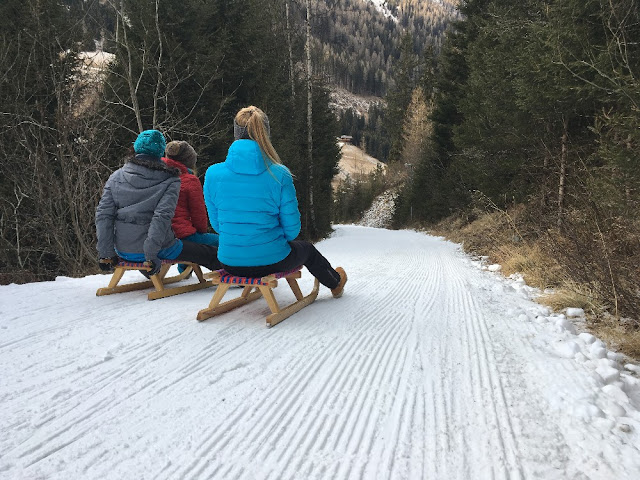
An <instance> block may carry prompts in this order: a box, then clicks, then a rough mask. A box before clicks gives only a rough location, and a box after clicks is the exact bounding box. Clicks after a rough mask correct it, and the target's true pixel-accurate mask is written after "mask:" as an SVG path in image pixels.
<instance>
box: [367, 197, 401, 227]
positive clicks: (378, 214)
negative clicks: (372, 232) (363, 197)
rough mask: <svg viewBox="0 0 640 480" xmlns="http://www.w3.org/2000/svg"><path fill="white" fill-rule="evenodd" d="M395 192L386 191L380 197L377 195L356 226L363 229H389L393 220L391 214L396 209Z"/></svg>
mask: <svg viewBox="0 0 640 480" xmlns="http://www.w3.org/2000/svg"><path fill="white" fill-rule="evenodd" d="M396 198H398V193H397V192H392V191H391V190H388V191H386V192H384V193H383V194H382V195H378V196H377V197H376V198H375V200H374V201H373V203H372V204H371V207H370V208H369V210H367V211H366V212H364V215H363V216H362V220H360V222H358V225H362V226H364V227H376V228H389V227H390V226H391V222H392V220H393V213H394V212H395V209H396Z"/></svg>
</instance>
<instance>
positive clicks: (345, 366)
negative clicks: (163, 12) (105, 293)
mask: <svg viewBox="0 0 640 480" xmlns="http://www.w3.org/2000/svg"><path fill="white" fill-rule="evenodd" d="M319 249H320V251H322V253H323V254H325V255H326V256H327V258H329V259H331V261H332V262H334V264H335V265H343V266H344V267H345V269H346V271H347V272H348V274H349V282H348V284H347V287H346V290H345V295H344V297H342V298H341V299H339V300H335V299H333V298H331V296H330V293H329V291H328V290H327V289H325V288H322V289H321V291H320V295H319V296H318V299H317V300H316V301H315V302H314V303H313V304H311V305H309V306H308V307H307V308H305V309H304V310H303V311H301V312H299V313H297V314H296V315H294V316H293V317H292V318H291V319H288V320H287V321H286V322H283V323H282V324H281V325H278V326H277V327H276V328H273V329H267V328H265V324H264V315H265V314H266V313H268V312H269V309H268V307H267V305H266V303H265V302H264V301H261V300H259V301H256V302H253V303H251V304H248V305H245V306H243V307H241V308H239V309H237V310H234V311H233V312H228V313H227V314H225V315H222V316H220V317H217V318H214V319H210V320H207V321H206V322H201V323H199V322H196V321H195V318H194V317H195V313H196V312H197V310H198V309H199V308H201V307H202V306H203V305H206V303H207V302H208V301H209V300H210V299H211V295H212V291H201V292H191V293H190V294H188V295H187V294H186V295H180V296H176V297H172V298H169V299H163V300H160V301H158V302H147V300H146V295H144V292H143V293H139V292H138V293H134V292H132V293H130V294H121V295H113V296H110V297H95V296H94V294H95V289H96V288H97V287H99V286H103V285H104V282H105V278H104V276H97V275H96V276H93V277H86V278H85V279H62V280H61V281H57V282H52V283H50V284H44V286H45V287H46V290H47V292H45V293H44V294H40V290H39V289H40V287H41V286H40V285H38V284H34V285H27V286H19V287H17V286H11V287H9V288H8V289H7V290H3V288H5V287H0V298H2V299H4V298H8V297H9V296H17V297H18V298H20V301H19V302H18V305H19V309H20V311H23V310H24V319H25V320H26V321H22V317H21V318H17V317H16V315H15V312H13V311H10V312H7V309H6V308H4V304H3V306H2V310H3V311H2V317H1V318H0V332H1V333H2V334H5V333H6V335H2V340H1V341H2V343H3V347H1V348H0V361H2V362H3V365H5V366H6V367H7V368H5V369H4V372H3V375H4V377H3V378H2V380H3V382H2V384H1V385H0V400H1V401H2V404H3V408H2V409H1V410H0V428H1V429H2V431H3V433H4V432H5V431H6V432H8V435H4V436H3V438H2V439H1V440H0V451H1V452H2V456H0V478H2V479H4V478H47V479H55V480H58V479H60V480H61V479H67V478H84V479H87V480H94V479H100V480H103V479H106V480H112V479H120V478H154V479H167V480H174V479H184V480H186V479H189V480H192V479H193V480H202V479H208V478H215V479H220V480H238V479H240V480H249V479H250V480H254V479H258V480H281V479H282V480H286V479H298V478H304V479H309V480H314V479H315V480H351V479H356V480H358V479H359V480H370V479H372V478H375V479H376V480H378V479H381V480H384V479H388V480H413V479H418V478H420V479H434V480H440V479H446V480H459V479H460V480H462V479H464V480H466V479H468V478H482V479H485V478H486V479H492V478H493V479H503V478H510V479H520V478H532V477H533V478H545V479H551V480H555V479H563V478H583V477H593V478H594V479H595V478H598V477H597V475H598V474H603V475H608V476H609V477H611V478H613V476H616V478H634V477H633V475H632V474H631V475H630V472H632V471H633V472H635V471H637V469H636V468H634V466H635V465H637V461H636V460H634V458H635V457H634V455H637V452H638V448H636V447H634V446H633V445H632V444H630V443H631V442H632V441H633V439H634V438H636V439H637V435H636V436H635V437H634V436H633V435H634V433H633V432H634V430H632V431H631V433H627V432H625V431H624V430H622V428H614V427H611V426H608V425H614V426H618V425H619V423H617V422H618V421H619V419H611V418H610V416H607V417H604V418H603V417H600V418H597V419H595V420H594V421H593V424H594V425H596V426H597V428H596V427H592V426H591V425H589V424H588V421H587V420H583V419H582V418H579V417H576V416H575V413H573V412H571V411H565V410H562V408H564V407H565V405H564V404H563V403H560V404H559V405H558V402H565V401H566V403H572V405H570V406H568V407H566V409H569V410H570V409H576V410H577V411H578V412H580V411H582V410H580V409H581V408H582V409H585V408H592V410H593V409H597V408H598V407H600V408H602V409H603V410H606V409H607V405H606V404H605V403H603V402H606V401H609V400H608V398H609V397H607V398H605V397H603V396H602V395H601V392H600V390H603V389H604V388H605V387H604V382H602V381H599V383H597V382H596V383H597V390H598V391H597V392H595V393H594V391H593V389H592V385H593V383H594V381H595V380H594V378H595V377H593V376H590V375H593V373H592V372H593V370H594V369H595V367H596V364H597V363H598V361H599V360H597V359H596V360H589V361H590V362H591V363H588V362H584V361H583V362H582V363H578V364H577V366H576V361H575V360H574V359H571V358H567V357H566V355H565V354H564V353H563V351H560V353H559V352H558V345H560V346H561V347H564V346H565V345H563V344H562V343H561V342H564V341H565V340H566V341H573V342H574V343H575V342H577V343H576V345H577V344H578V343H580V342H582V340H581V339H576V338H577V337H575V336H573V337H569V336H562V335H564V333H562V334H557V335H556V334H555V333H553V334H552V335H551V334H548V335H546V336H544V335H541V334H540V332H541V329H544V328H547V327H548V329H547V330H553V328H554V327H555V325H554V323H553V322H554V320H553V319H551V320H548V319H547V316H545V318H543V319H541V320H538V319H537V318H536V315H545V314H544V313H541V312H542V307H539V306H535V305H534V304H532V303H531V302H529V300H527V299H526V298H524V295H523V294H522V292H521V291H520V290H519V289H518V288H516V286H514V287H513V288H511V287H510V286H509V285H511V284H509V283H508V282H507V281H506V280H504V279H502V280H500V279H499V277H496V276H495V275H494V274H491V273H487V272H483V271H481V270H480V269H479V268H477V267H478V265H477V263H476V262H472V261H471V260H470V259H469V258H468V257H465V256H463V255H462V254H461V253H460V252H459V250H458V247H457V246H455V245H453V244H451V243H448V242H445V241H442V240H440V239H436V238H433V237H428V236H426V235H423V234H420V233H416V232H409V231H385V230H378V229H371V228H363V227H354V226H340V227H338V228H337V231H336V235H335V236H334V237H333V238H330V239H328V240H326V241H324V242H322V243H321V244H319ZM472 263H476V264H475V265H471V264H472ZM312 282H313V279H312V278H311V276H310V275H308V274H306V273H305V274H304V275H303V278H302V279H301V281H300V286H301V288H302V290H303V292H304V291H308V290H309V289H310V288H311V285H312ZM16 292H17V293H16ZM20 292H31V294H30V297H29V298H33V299H34V300H33V301H31V300H29V301H27V300H25V298H27V295H26V294H24V295H23V294H22V293H20ZM85 293H86V296H82V295H84V294H85ZM233 293H234V294H237V295H239V294H240V291H239V290H233ZM3 295H4V296H3ZM276 298H277V299H278V300H279V301H280V300H282V302H283V303H285V302H286V301H288V300H292V299H293V294H292V292H290V291H289V290H288V289H287V288H281V289H278V290H277V291H276ZM39 302H40V303H39ZM47 307H52V308H51V310H47ZM58 311H59V312H63V311H64V312H65V313H64V314H56V313H55V312H58ZM5 313H9V315H5ZM534 319H535V320H534ZM546 321H548V322H549V323H544V322H546ZM543 325H544V326H543ZM553 335H555V336H553ZM549 338H551V339H552V340H549ZM585 342H586V340H585ZM587 343H588V342H587ZM580 345H581V348H583V346H582V344H580ZM583 352H585V355H587V356H589V352H588V350H584V348H583ZM602 361H604V362H606V361H607V360H606V359H603V360H602ZM594 362H595V363H594ZM592 363H593V365H592ZM618 370H620V369H618ZM550 377H553V381H549V379H550ZM620 377H621V380H625V382H626V383H624V384H623V382H622V381H621V382H618V383H620V384H623V385H624V386H628V387H629V389H631V388H632V387H631V386H632V382H631V381H629V382H627V381H626V379H627V378H628V377H630V374H628V375H625V374H624V373H622V372H621V373H620ZM565 383H566V391H564V390H563V389H564V388H565V386H564V384H565ZM549 386H552V387H553V388H554V389H555V390H560V391H559V392H556V391H553V392H551V393H550V391H549V390H550V389H549ZM613 386H615V385H613ZM625 388H626V387H625ZM590 389H591V390H590ZM608 390H610V389H608ZM628 392H629V396H628V398H627V397H624V395H625V393H624V392H622V393H619V396H620V397H619V398H621V399H622V400H620V401H624V400H625V399H627V400H628V402H627V403H625V405H624V407H625V408H626V409H627V412H628V414H629V415H630V417H629V418H628V419H623V420H622V421H624V422H629V424H630V425H631V426H632V427H630V428H633V429H635V428H636V425H638V427H637V428H638V429H639V430H640V424H633V421H634V418H638V421H640V417H633V418H631V417H632V416H633V415H636V416H637V410H633V408H632V406H631V405H630V403H633V402H635V401H636V400H635V398H631V397H632V394H631V393H630V392H631V390H629V391H628ZM634 392H635V391H634ZM604 393H607V394H609V393H614V394H615V393H616V391H615V389H614V390H613V391H610V392H607V391H605V392H604ZM589 395H591V397H589ZM598 395H600V396H599V397H598ZM584 397H589V398H588V400H589V401H590V402H591V403H588V405H586V406H584V405H583V403H584V402H583V403H580V402H582V401H583V398H584ZM594 398H595V399H594ZM554 401H555V402H556V404H553V403H552V402H554ZM596 402H597V403H596ZM550 406H551V407H550ZM600 412H601V413H602V411H600ZM596 413H597V412H596ZM569 415H574V417H572V418H573V421H572V420H571V418H567V417H568V416H569ZM602 415H609V414H608V413H606V412H604V413H602ZM576 418H578V421H576ZM596 420H597V421H596ZM598 422H599V423H598ZM607 428H608V429H611V428H613V430H612V431H611V432H609V430H606V429H607ZM604 440H606V441H604ZM616 449H617V450H616ZM616 452H622V453H616ZM625 473H626V476H625Z"/></svg>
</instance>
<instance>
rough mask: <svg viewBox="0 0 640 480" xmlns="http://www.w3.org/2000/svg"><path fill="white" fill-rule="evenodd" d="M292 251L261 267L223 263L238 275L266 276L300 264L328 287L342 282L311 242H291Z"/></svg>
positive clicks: (291, 268) (230, 271)
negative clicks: (276, 261) (277, 260)
mask: <svg viewBox="0 0 640 480" xmlns="http://www.w3.org/2000/svg"><path fill="white" fill-rule="evenodd" d="M289 245H290V246H291V253H290V254H289V255H287V256H286V257H285V258H284V259H283V260H280V261H279V262H278V263H274V264H272V265H263V266H260V267H232V266H229V265H223V267H224V269H225V270H226V271H227V272H229V273H230V274H231V275H237V276H238V277H264V276H265V275H269V274H271V273H276V272H286V271H289V270H293V269H294V268H296V267H299V266H300V265H304V266H305V267H307V269H308V270H309V272H311V275H313V276H314V277H316V278H317V279H318V280H319V281H320V283H321V284H323V285H324V286H325V287H328V288H336V287H337V286H338V283H340V274H339V273H338V272H336V271H335V270H334V269H333V267H332V266H331V264H330V263H329V261H328V260H327V259H326V258H324V257H323V256H322V254H321V253H320V252H319V251H318V250H317V249H316V247H314V246H313V244H312V243H310V242H305V241H293V242H289Z"/></svg>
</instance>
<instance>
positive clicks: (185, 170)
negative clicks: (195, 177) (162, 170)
mask: <svg viewBox="0 0 640 480" xmlns="http://www.w3.org/2000/svg"><path fill="white" fill-rule="evenodd" d="M162 161H163V162H164V163H166V164H167V167H169V168H177V169H178V170H179V171H180V175H184V174H185V173H189V169H188V168H187V166H186V165H185V164H184V163H180V162H178V161H177V160H174V159H172V158H167V157H164V158H163V159H162Z"/></svg>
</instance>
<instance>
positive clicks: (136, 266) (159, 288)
mask: <svg viewBox="0 0 640 480" xmlns="http://www.w3.org/2000/svg"><path fill="white" fill-rule="evenodd" d="M175 263H182V264H185V265H187V268H186V269H185V271H184V272H182V273H180V274H179V275H174V276H172V277H168V278H165V276H166V275H167V273H168V272H169V268H171V265H173V264H175ZM126 270H140V271H147V272H148V271H149V270H151V268H150V267H148V266H146V265H145V264H144V263H142V262H127V261H124V260H120V262H119V263H118V264H117V265H116V267H115V271H114V272H113V276H112V277H111V281H110V282H109V285H108V286H107V287H105V288H99V289H98V291H97V292H96V295H97V296H99V297H100V296H102V295H111V294H113V293H122V292H132V291H134V290H143V289H145V288H149V287H154V288H155V290H154V291H153V292H149V293H148V295H147V298H148V299H149V300H155V299H157V298H164V297H171V296H173V295H179V294H180V293H186V292H193V291H194V290H200V289H202V288H207V287H211V286H213V285H214V282H213V281H212V280H210V279H209V276H210V275H211V274H207V278H205V276H204V274H203V273H202V269H201V268H200V265H197V264H195V263H191V262H185V261H178V260H162V266H161V267H160V272H158V273H157V274H156V275H151V276H150V277H149V280H145V281H143V282H135V283H128V284H126V285H118V282H120V280H121V279H122V276H123V275H124V272H125V271H126ZM191 272H194V273H195V274H196V277H197V279H198V283H191V284H189V285H182V286H180V287H171V288H166V286H167V285H169V284H172V283H176V282H179V281H180V280H184V279H186V278H187V277H189V274H190V273H191Z"/></svg>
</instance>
